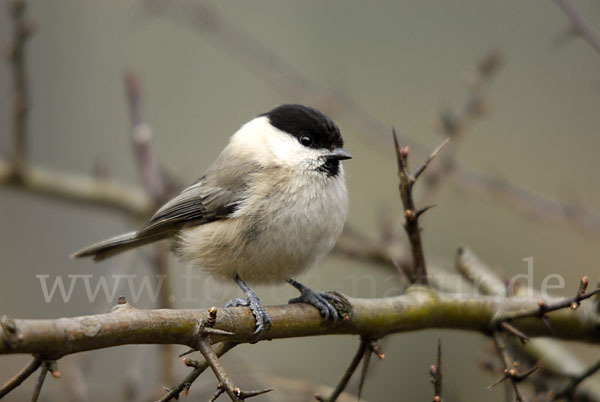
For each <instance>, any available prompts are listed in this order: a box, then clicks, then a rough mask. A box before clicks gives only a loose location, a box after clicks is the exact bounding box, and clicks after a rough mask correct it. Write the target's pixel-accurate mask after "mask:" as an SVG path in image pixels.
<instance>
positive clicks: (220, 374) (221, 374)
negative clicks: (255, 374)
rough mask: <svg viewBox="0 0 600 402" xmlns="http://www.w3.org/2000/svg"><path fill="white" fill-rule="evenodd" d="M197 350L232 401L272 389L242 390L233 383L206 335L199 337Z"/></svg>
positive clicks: (238, 401)
mask: <svg viewBox="0 0 600 402" xmlns="http://www.w3.org/2000/svg"><path fill="white" fill-rule="evenodd" d="M198 350H199V351H200V353H202V356H204V360H205V361H206V362H208V364H209V366H210V368H211V369H212V371H213V373H214V374H215V376H216V377H217V380H219V386H220V387H223V388H224V389H225V392H226V393H227V395H229V398H231V400H232V401H233V402H240V401H243V400H246V399H248V398H252V397H254V396H258V395H262V394H265V393H267V392H271V391H272V390H273V389H272V388H267V389H263V390H258V391H242V390H241V389H240V388H238V387H236V386H235V385H234V384H233V381H232V380H231V378H230V377H229V375H228V374H227V371H225V368H224V367H223V365H222V364H221V362H220V361H219V357H218V356H217V354H216V353H215V351H214V350H213V349H212V347H211V346H210V343H209V340H208V339H207V338H206V337H201V338H200V340H199V342H198Z"/></svg>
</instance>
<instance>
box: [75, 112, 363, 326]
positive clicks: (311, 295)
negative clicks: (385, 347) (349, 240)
mask: <svg viewBox="0 0 600 402" xmlns="http://www.w3.org/2000/svg"><path fill="white" fill-rule="evenodd" d="M342 147H343V140H342V136H341V134H340V130H339V128H338V127H337V125H336V124H335V123H334V122H333V121H332V120H331V119H329V117H327V116H326V115H325V114H323V113H321V112H320V111H318V110H316V109H313V108H310V107H307V106H302V105H281V106H278V107H276V108H275V109H273V110H271V111H270V112H267V113H264V114H261V115H259V116H257V117H256V118H254V119H252V120H250V121H249V122H248V123H246V124H244V125H243V126H242V127H241V128H240V129H239V130H238V131H237V132H236V133H235V134H234V135H233V136H232V137H231V139H230V141H229V144H228V145H227V146H226V147H225V149H224V150H223V151H222V152H221V154H220V155H219V156H218V158H217V159H216V161H215V162H214V163H213V164H212V165H211V166H210V167H209V168H208V171H207V172H206V174H204V176H202V177H201V178H200V179H199V180H198V181H197V182H195V183H194V184H192V185H191V186H190V187H188V188H186V189H185V190H183V191H182V192H181V193H180V194H179V195H177V196H176V197H175V198H173V199H172V200H170V201H169V202H167V203H166V204H165V205H164V206H162V207H161V208H160V209H159V210H158V211H157V212H156V213H155V214H154V216H153V217H152V218H151V219H150V221H149V222H148V223H147V224H146V225H145V226H144V227H142V228H141V229H140V230H137V231H134V232H130V233H125V234H122V235H120V236H116V237H113V238H110V239H108V240H106V241H103V242H101V243H98V244H94V245H92V246H90V247H87V248H85V249H83V250H81V251H78V252H76V253H75V254H73V257H74V258H79V257H93V259H94V260H95V261H100V260H103V259H105V258H107V257H110V256H113V255H115V254H118V253H121V252H123V251H126V250H129V249H132V248H135V247H139V246H142V245H144V244H148V243H153V242H155V241H159V240H163V239H170V240H172V241H173V242H174V246H175V247H174V248H175V250H176V253H177V255H178V256H179V257H180V258H181V259H182V260H184V261H189V262H191V263H193V264H194V265H197V266H199V267H201V268H202V269H203V270H205V271H206V272H208V273H209V274H211V275H212V276H213V277H215V278H216V279H219V280H223V281H235V282H236V283H237V284H238V286H239V287H240V288H241V289H242V290H243V291H244V293H245V296H246V297H245V298H236V299H233V300H230V301H229V302H228V303H227V304H226V307H233V306H248V307H250V309H251V311H252V314H253V315H254V317H255V319H256V330H255V334H256V336H257V337H258V338H260V337H262V335H263V333H264V331H265V330H266V329H268V328H269V327H270V325H271V318H270V317H269V315H268V314H267V312H266V311H265V309H264V308H263V306H262V305H261V303H260V299H259V298H258V297H257V295H256V294H255V293H254V292H253V291H252V290H251V289H250V287H249V286H248V284H277V283H283V282H286V281H287V282H288V283H290V284H291V285H292V286H294V287H295V288H296V289H298V290H299V291H300V293H301V295H300V296H299V297H297V298H294V299H291V300H290V303H300V302H305V303H310V304H312V305H313V306H315V307H316V308H317V309H319V311H320V313H321V315H322V316H323V317H324V318H325V319H330V318H331V319H334V320H335V319H337V318H338V313H337V311H336V309H335V307H334V306H333V305H332V301H334V300H335V297H334V296H332V295H330V294H326V293H318V292H315V291H313V290H311V289H309V288H307V287H306V286H304V285H302V284H301V283H299V282H297V281H296V280H295V279H294V278H295V277H296V276H297V275H299V274H300V273H301V272H303V271H305V270H306V269H308V268H310V267H311V266H312V265H314V264H315V263H316V262H318V261H319V260H320V259H321V258H322V257H323V256H325V255H326V254H327V253H328V252H329V251H330V250H331V249H332V248H333V246H334V244H335V242H336V240H337V238H338V236H339V234H340V233H341V231H342V228H343V225H344V221H345V220H346V214H347V212H348V197H347V191H346V184H345V179H344V169H343V167H342V164H341V162H340V161H342V160H344V159H350V158H351V157H352V156H351V155H350V154H349V153H348V152H347V151H345V150H344V149H343V148H342Z"/></svg>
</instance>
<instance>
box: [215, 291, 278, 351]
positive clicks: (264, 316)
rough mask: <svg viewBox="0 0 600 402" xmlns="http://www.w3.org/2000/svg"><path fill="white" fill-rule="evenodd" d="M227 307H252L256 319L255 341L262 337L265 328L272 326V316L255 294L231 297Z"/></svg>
mask: <svg viewBox="0 0 600 402" xmlns="http://www.w3.org/2000/svg"><path fill="white" fill-rule="evenodd" d="M225 307H250V311H251V312H252V315H253V316H254V319H255V321H256V327H255V329H254V332H253V333H252V335H254V336H255V339H256V341H255V342H258V341H259V340H260V339H261V338H262V336H263V334H264V332H265V330H268V329H270V328H271V316H269V314H268V313H267V311H266V310H265V308H264V307H263V306H262V304H261V303H260V299H259V298H258V296H256V295H255V294H254V295H248V297H246V298H243V297H236V298H234V299H231V300H229V301H228V302H227V303H225Z"/></svg>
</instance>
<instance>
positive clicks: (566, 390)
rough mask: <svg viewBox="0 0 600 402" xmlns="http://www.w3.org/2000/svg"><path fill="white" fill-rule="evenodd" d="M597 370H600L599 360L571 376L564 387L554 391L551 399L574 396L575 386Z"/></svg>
mask: <svg viewBox="0 0 600 402" xmlns="http://www.w3.org/2000/svg"><path fill="white" fill-rule="evenodd" d="M599 370H600V360H598V361H597V362H596V363H594V364H592V365H591V366H590V367H588V368H587V369H586V370H585V371H584V372H583V373H581V374H580V375H578V376H575V377H573V378H571V379H570V381H569V383H568V384H567V385H566V386H565V387H563V388H562V389H561V390H559V391H558V392H556V393H555V394H554V396H553V398H552V400H553V401H556V400H558V399H561V398H568V400H572V399H573V398H574V396H575V392H576V391H577V386H578V385H579V384H580V383H581V382H582V381H584V380H585V379H587V378H589V377H591V376H592V375H594V374H596V372H598V371H599Z"/></svg>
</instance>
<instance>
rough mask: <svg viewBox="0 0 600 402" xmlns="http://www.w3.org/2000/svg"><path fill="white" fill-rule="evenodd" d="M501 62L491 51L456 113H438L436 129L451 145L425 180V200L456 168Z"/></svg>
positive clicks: (498, 54) (499, 54)
mask: <svg viewBox="0 0 600 402" xmlns="http://www.w3.org/2000/svg"><path fill="white" fill-rule="evenodd" d="M503 59H504V56H503V54H502V52H501V50H500V49H498V48H492V49H490V50H489V51H488V52H487V53H486V54H485V56H484V57H483V58H482V59H481V60H480V61H479V62H478V63H477V69H476V73H475V74H474V76H473V77H472V78H471V79H470V80H469V81H468V93H467V98H466V99H465V101H464V102H463V105H462V107H461V108H460V109H459V111H458V112H453V111H451V110H443V111H442V112H441V113H440V115H439V117H438V121H439V124H438V127H439V129H440V131H441V132H442V133H443V135H444V136H447V137H449V138H452V146H451V147H450V148H449V149H448V152H446V153H445V155H444V156H443V157H441V158H440V159H439V160H438V162H437V163H435V164H434V166H432V168H431V170H430V172H429V174H428V175H427V178H426V179H425V190H426V197H427V199H430V198H431V197H432V196H433V194H434V192H435V191H436V190H437V189H439V188H440V185H441V184H442V183H446V182H445V181H444V180H443V179H444V178H445V177H447V176H448V175H450V173H452V171H453V170H454V169H455V167H456V162H457V154H458V149H459V145H460V142H461V140H462V139H463V137H464V136H465V133H466V132H467V129H468V128H469V127H470V126H471V125H472V124H473V123H474V122H475V120H477V119H478V118H481V117H483V116H484V115H485V112H486V110H487V102H486V98H485V90H486V89H487V88H488V87H489V84H490V82H491V81H492V79H493V78H494V77H495V76H496V72H497V71H498V70H499V69H500V66H501V65H502V63H503Z"/></svg>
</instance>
